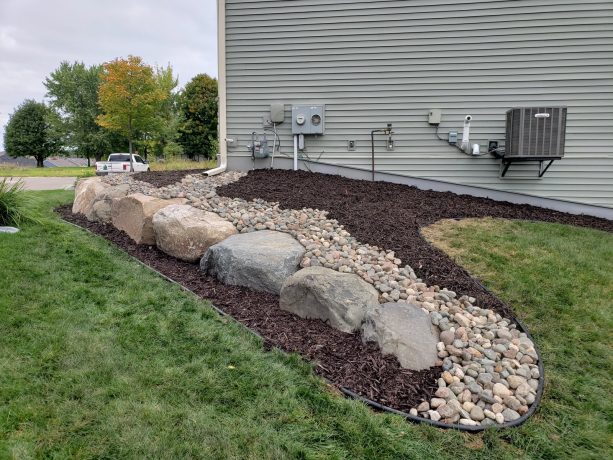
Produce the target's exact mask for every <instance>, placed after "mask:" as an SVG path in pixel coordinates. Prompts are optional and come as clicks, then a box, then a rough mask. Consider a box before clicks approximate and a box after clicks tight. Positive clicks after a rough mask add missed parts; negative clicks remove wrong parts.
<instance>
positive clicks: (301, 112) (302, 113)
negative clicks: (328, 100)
mask: <svg viewBox="0 0 613 460" xmlns="http://www.w3.org/2000/svg"><path fill="white" fill-rule="evenodd" d="M324 114H325V106H324V105H294V106H292V134H323V133H324V124H325V118H324Z"/></svg>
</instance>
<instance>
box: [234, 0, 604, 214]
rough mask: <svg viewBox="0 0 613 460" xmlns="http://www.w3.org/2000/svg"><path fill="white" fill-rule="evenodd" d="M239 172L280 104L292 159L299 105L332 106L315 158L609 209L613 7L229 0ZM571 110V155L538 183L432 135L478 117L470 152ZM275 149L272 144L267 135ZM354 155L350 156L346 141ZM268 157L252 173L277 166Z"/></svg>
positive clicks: (464, 0) (495, 0)
mask: <svg viewBox="0 0 613 460" xmlns="http://www.w3.org/2000/svg"><path fill="white" fill-rule="evenodd" d="M225 3H226V4H225V71H226V81H225V83H226V111H227V117H226V122H227V124H226V129H227V133H226V136H227V138H230V139H234V140H235V142H234V143H233V144H231V145H228V150H227V152H228V159H229V164H230V165H231V166H232V164H235V165H241V166H242V167H248V165H249V159H248V157H249V155H250V152H249V151H248V150H247V148H246V145H247V144H248V143H250V140H251V132H252V131H254V130H255V131H258V132H261V131H262V115H264V114H267V113H268V111H269V108H270V103H271V102H283V103H285V104H286V121H285V122H284V123H283V124H281V125H279V126H278V129H279V134H280V137H281V152H282V154H285V155H291V154H292V151H293V148H292V137H291V105H292V104H300V103H305V104H311V103H313V104H314V103H321V104H325V105H326V118H325V125H326V132H325V135H324V136H321V137H308V138H307V140H306V146H307V148H306V151H305V154H306V155H307V156H308V158H310V159H311V160H314V161H320V162H323V163H326V164H330V165H342V166H349V167H352V168H363V169H369V168H370V155H371V154H370V130H372V129H374V128H379V127H384V126H385V125H386V124H387V123H392V124H393V129H394V131H395V133H396V134H395V135H394V140H395V149H394V150H393V151H391V152H388V151H386V149H385V143H384V138H383V137H379V138H378V140H377V150H376V158H377V159H376V165H377V170H378V171H380V172H381V173H393V174H399V175H403V176H411V177H414V178H418V179H420V180H421V179H432V180H436V181H443V182H448V183H451V184H457V185H465V186H470V187H480V188H486V189H492V190H497V191H501V192H515V193H521V194H528V195H532V196H536V197H543V198H548V199H556V200H566V201H571V202H578V203H585V204H590V205H595V206H600V207H605V208H613V147H612V144H613V1H610V0H609V1H594V0H584V1H582V2H580V3H579V2H576V0H557V1H550V0H530V1H523V0H519V1H506V0H491V1H480V2H478V1H472V0H460V1H451V0H417V1H391V0H390V1H375V0H336V1H334V2H331V1H329V0H327V1H324V0H291V1H283V0H271V1H261V0H226V2H225ZM539 105H540V106H551V105H566V106H568V122H567V133H566V153H565V157H564V158H563V159H562V160H560V161H556V162H555V163H554V165H553V166H552V167H551V168H550V169H549V171H548V172H547V173H546V174H545V176H544V177H543V178H541V179H539V178H538V177H537V169H538V163H527V164H522V165H513V166H512V167H511V169H510V170H509V172H508V173H507V176H506V177H505V178H500V177H499V166H500V160H496V159H494V158H492V157H490V156H482V157H478V158H475V157H470V156H468V155H465V154H463V153H462V152H460V151H458V150H457V149H455V148H454V147H451V146H449V145H448V144H447V143H446V142H443V141H440V140H438V139H437V138H436V131H435V129H434V128H433V127H432V126H430V125H428V123H427V113H428V111H429V109H431V108H439V109H441V110H442V112H443V118H442V123H441V125H440V127H439V133H440V135H441V137H446V133H447V131H448V130H449V129H454V128H455V129H457V130H458V131H460V135H461V129H462V124H463V119H464V116H465V115H466V114H471V115H472V116H473V122H472V126H471V142H472V143H474V142H477V143H479V144H481V148H482V150H485V149H486V148H487V141H488V139H497V140H503V139H504V133H505V111H506V110H507V109H509V108H510V107H517V106H539ZM269 140H270V141H271V142H272V137H270V136H269ZM348 140H355V141H356V147H357V148H356V150H355V151H348V150H347V141H348ZM269 165H270V160H258V161H257V162H256V167H268V166H269Z"/></svg>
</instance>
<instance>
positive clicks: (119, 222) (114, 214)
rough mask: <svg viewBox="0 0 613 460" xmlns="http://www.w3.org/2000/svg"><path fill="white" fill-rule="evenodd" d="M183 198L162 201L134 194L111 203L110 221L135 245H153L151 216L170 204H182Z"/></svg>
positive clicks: (153, 235) (153, 234)
mask: <svg viewBox="0 0 613 460" xmlns="http://www.w3.org/2000/svg"><path fill="white" fill-rule="evenodd" d="M185 201H186V200H185V199H184V198H174V199H172V200H162V199H160V198H154V197H152V196H148V195H143V194H142V193H134V194H132V195H128V196H126V197H123V198H119V199H116V200H113V201H112V202H111V219H112V222H113V225H114V226H115V228H117V229H118V230H123V231H124V232H126V233H127V234H128V236H129V237H130V238H132V239H133V240H134V241H135V242H136V243H137V244H149V245H154V244H155V233H154V231H153V215H154V214H155V213H156V212H158V211H159V210H160V209H162V208H165V207H166V206H170V205H171V204H183V203H185Z"/></svg>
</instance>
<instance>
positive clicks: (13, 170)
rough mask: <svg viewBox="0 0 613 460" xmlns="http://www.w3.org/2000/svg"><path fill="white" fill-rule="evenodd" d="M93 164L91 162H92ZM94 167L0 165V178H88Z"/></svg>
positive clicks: (185, 163)
mask: <svg viewBox="0 0 613 460" xmlns="http://www.w3.org/2000/svg"><path fill="white" fill-rule="evenodd" d="M92 164H93V162H92ZM215 165H216V162H215V160H208V161H190V160H171V161H166V162H156V161H152V162H151V170H152V171H176V170H178V169H211V168H214V167H215ZM95 175H96V169H95V168H94V166H92V167H90V168H87V167H83V168H80V167H52V168H48V167H47V168H24V167H19V166H4V165H0V177H89V176H95Z"/></svg>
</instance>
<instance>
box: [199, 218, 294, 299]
mask: <svg viewBox="0 0 613 460" xmlns="http://www.w3.org/2000/svg"><path fill="white" fill-rule="evenodd" d="M303 255H304V247H303V246H302V245H301V244H300V243H299V242H298V241H296V240H295V239H294V238H293V237H292V236H290V235H288V234H287V233H283V232H275V231H270V230H262V231H258V232H251V233H241V234H238V235H233V236H230V237H229V238H227V239H225V240H224V241H222V242H221V243H217V244H215V245H213V246H211V247H210V248H209V249H208V250H207V251H206V253H205V254H204V256H203V257H202V259H201V261H200V268H201V269H202V270H203V271H205V272H207V273H210V274H212V275H214V276H216V277H217V279H219V280H220V281H221V282H223V283H226V284H233V285H237V286H245V287H248V288H251V289H254V290H256V291H266V292H271V293H273V294H279V292H281V286H283V283H284V282H285V280H286V279H287V278H288V277H289V276H291V275H293V274H294V273H295V272H296V271H297V270H298V266H299V264H300V261H301V260H302V256H303Z"/></svg>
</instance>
